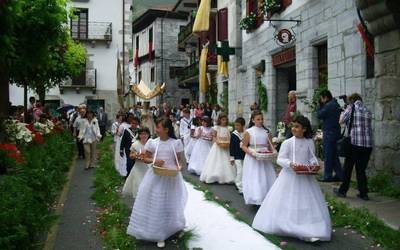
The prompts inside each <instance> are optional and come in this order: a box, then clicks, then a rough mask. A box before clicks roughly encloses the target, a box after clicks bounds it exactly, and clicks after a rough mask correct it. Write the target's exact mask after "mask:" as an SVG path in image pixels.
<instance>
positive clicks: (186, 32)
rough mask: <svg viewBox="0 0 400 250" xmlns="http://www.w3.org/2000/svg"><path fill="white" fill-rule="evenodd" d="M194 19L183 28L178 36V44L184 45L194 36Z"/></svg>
mask: <svg viewBox="0 0 400 250" xmlns="http://www.w3.org/2000/svg"><path fill="white" fill-rule="evenodd" d="M193 23H194V19H192V20H191V21H190V22H189V23H188V24H187V25H186V26H183V27H182V28H181V30H180V31H179V34H178V44H182V43H183V42H185V41H186V40H188V38H189V37H190V36H191V35H192V31H193Z"/></svg>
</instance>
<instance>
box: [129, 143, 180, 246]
mask: <svg viewBox="0 0 400 250" xmlns="http://www.w3.org/2000/svg"><path fill="white" fill-rule="evenodd" d="M173 147H174V148H173ZM145 150H146V151H149V152H152V153H153V155H154V157H155V158H156V159H157V160H163V161H164V162H165V163H164V166H165V167H168V168H174V167H176V166H177V162H176V158H175V152H176V153H180V152H183V145H182V142H181V140H175V139H171V138H170V139H168V140H166V141H162V140H160V139H159V138H156V139H150V140H149V141H148V142H147V143H146V145H145ZM156 151H157V152H156ZM186 202H187V190H186V187H185V184H184V182H183V177H182V174H181V173H178V175H176V176H173V177H172V176H160V175H157V174H155V173H154V171H153V169H152V168H150V169H149V170H148V171H147V172H146V175H145V176H144V178H143V181H142V183H141V184H140V187H139V191H138V194H137V197H136V200H135V203H134V205H133V209H132V214H131V217H130V222H129V226H128V229H127V233H128V234H129V235H132V236H134V237H135V238H136V239H139V240H147V241H153V242H159V241H165V240H166V239H167V238H169V237H170V236H172V235H174V234H175V233H177V232H179V231H181V230H183V229H184V227H185V223H186V221H185V216H184V210H185V206H186Z"/></svg>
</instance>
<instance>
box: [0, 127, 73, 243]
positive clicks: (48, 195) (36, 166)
mask: <svg viewBox="0 0 400 250" xmlns="http://www.w3.org/2000/svg"><path fill="white" fill-rule="evenodd" d="M21 151H22V153H23V155H24V159H25V161H26V163H24V164H18V165H16V166H15V168H17V170H18V171H16V173H15V174H9V175H3V176H1V177H0V193H1V199H0V221H1V223H0V249H35V248H37V247H38V246H37V245H36V246H35V243H36V242H37V241H38V236H39V235H40V234H41V233H43V232H45V231H46V230H48V229H49V228H50V226H51V225H52V224H53V223H54V221H55V219H56V217H55V216H54V214H53V212H52V205H53V203H54V201H55V199H56V197H57V195H58V193H59V191H60V190H61V188H62V187H63V184H64V183H65V181H66V174H65V173H66V172H67V171H68V168H69V166H70V165H71V161H72V158H73V154H74V143H73V139H72V136H71V135H70V134H69V133H63V134H57V135H50V136H48V137H46V138H45V144H43V145H33V146H32V145H31V146H29V147H28V146H27V147H25V148H23V149H22V150H21Z"/></svg>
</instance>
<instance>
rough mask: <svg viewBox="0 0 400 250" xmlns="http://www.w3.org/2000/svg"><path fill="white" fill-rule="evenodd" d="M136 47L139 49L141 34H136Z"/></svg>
mask: <svg viewBox="0 0 400 250" xmlns="http://www.w3.org/2000/svg"><path fill="white" fill-rule="evenodd" d="M136 49H137V50H138V49H139V36H136Z"/></svg>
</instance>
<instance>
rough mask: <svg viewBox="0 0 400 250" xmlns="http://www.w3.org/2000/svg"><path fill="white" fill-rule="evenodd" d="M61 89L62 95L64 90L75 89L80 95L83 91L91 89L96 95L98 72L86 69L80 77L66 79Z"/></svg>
mask: <svg viewBox="0 0 400 250" xmlns="http://www.w3.org/2000/svg"><path fill="white" fill-rule="evenodd" d="M59 88H60V93H61V94H63V92H64V89H75V91H76V93H78V94H79V93H80V90H81V89H91V90H92V92H93V94H95V93H96V89H97V70H96V69H86V70H85V71H83V72H82V74H80V75H79V76H76V77H72V78H68V79H66V80H65V81H64V82H63V83H61V84H60V87H59Z"/></svg>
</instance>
